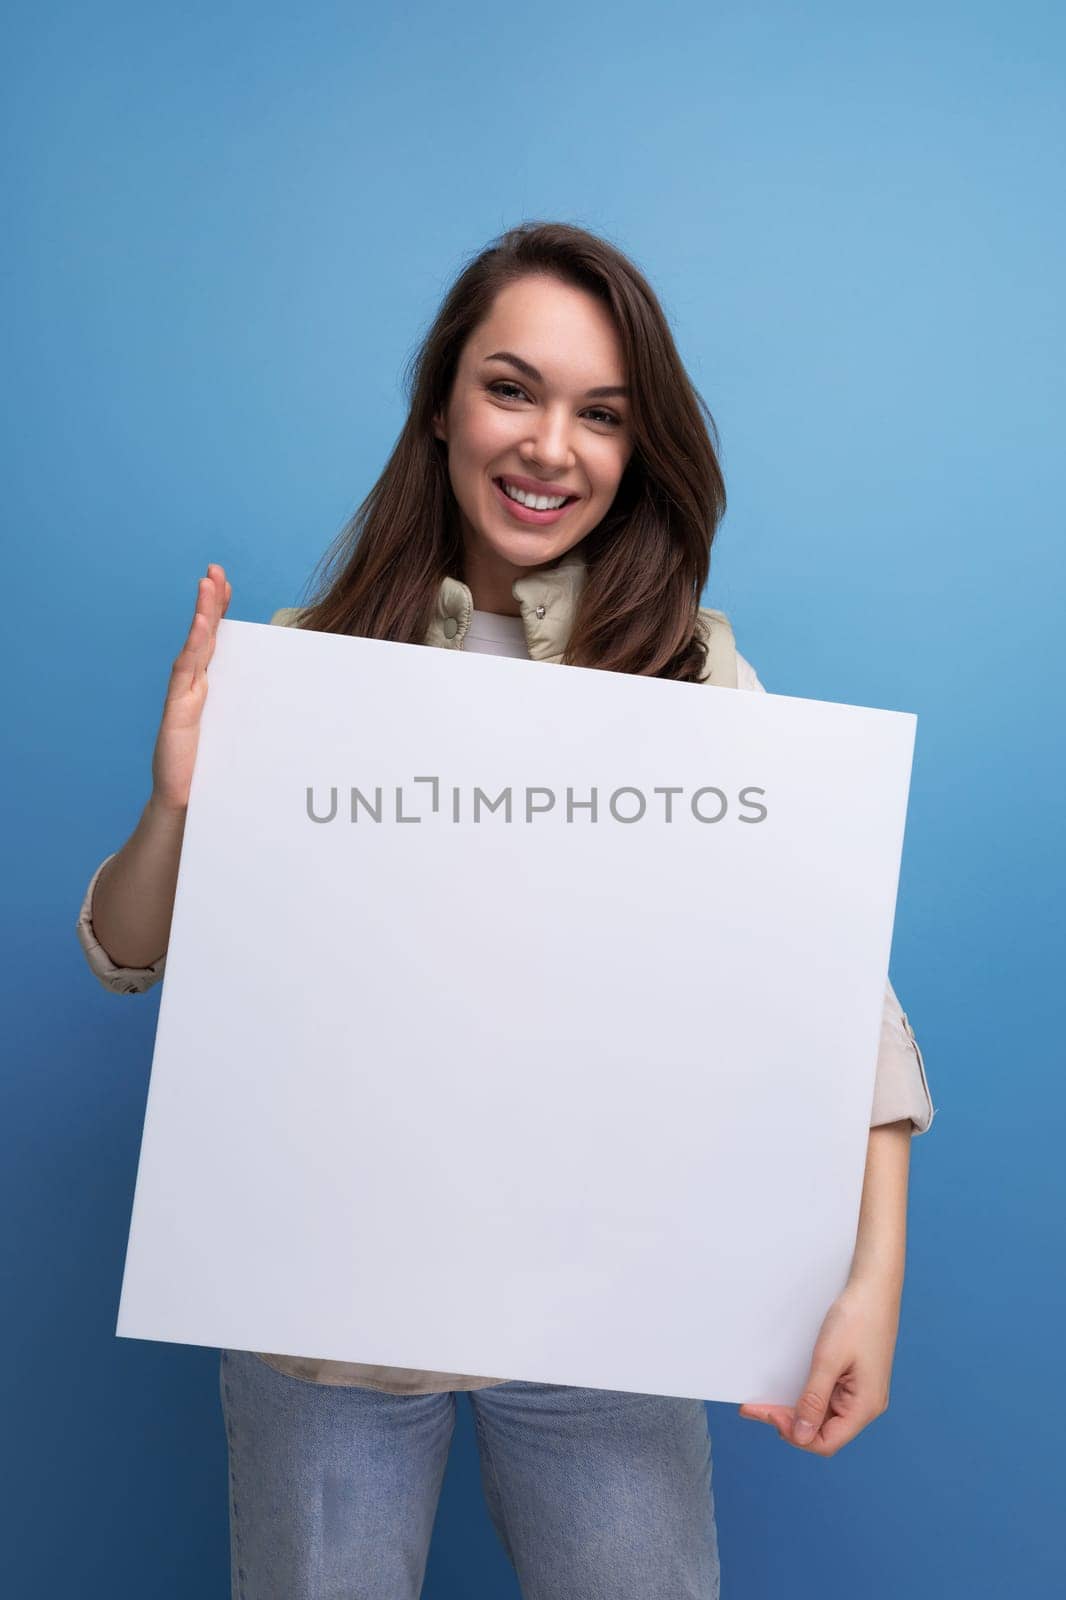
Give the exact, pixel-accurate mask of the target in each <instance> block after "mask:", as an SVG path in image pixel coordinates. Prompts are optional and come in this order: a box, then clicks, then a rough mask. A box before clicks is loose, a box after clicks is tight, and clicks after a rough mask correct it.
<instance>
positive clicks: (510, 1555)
mask: <svg viewBox="0 0 1066 1600" xmlns="http://www.w3.org/2000/svg"><path fill="white" fill-rule="evenodd" d="M471 1410H472V1411H473V1413H474V1427H475V1429H476V1430H477V1436H478V1440H479V1442H480V1444H481V1446H482V1448H483V1449H484V1451H485V1459H486V1461H487V1462H488V1464H489V1471H490V1472H491V1474H492V1481H493V1483H494V1484H495V1485H496V1499H497V1501H498V1502H499V1507H500V1520H501V1521H502V1522H503V1527H504V1532H505V1533H506V1535H507V1541H506V1543H507V1559H508V1560H509V1561H510V1563H511V1565H512V1567H514V1569H515V1574H516V1576H517V1573H518V1563H517V1561H516V1560H515V1551H514V1545H513V1543H512V1540H511V1523H510V1518H509V1517H508V1515H507V1501H506V1500H505V1498H504V1493H503V1488H502V1486H501V1484H500V1475H499V1473H498V1472H497V1471H496V1458H495V1456H494V1455H493V1453H492V1446H491V1445H490V1444H489V1436H488V1432H487V1430H486V1429H485V1427H484V1426H483V1425H482V1421H481V1418H480V1417H479V1416H478V1413H477V1408H476V1407H473V1406H472V1407H471Z"/></svg>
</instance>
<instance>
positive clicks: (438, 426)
mask: <svg viewBox="0 0 1066 1600" xmlns="http://www.w3.org/2000/svg"><path fill="white" fill-rule="evenodd" d="M433 432H434V434H435V435H436V437H437V438H438V439H443V440H444V442H445V444H447V442H448V431H447V429H446V428H445V426H444V418H443V417H442V415H441V413H440V412H439V411H435V412H434V413H433Z"/></svg>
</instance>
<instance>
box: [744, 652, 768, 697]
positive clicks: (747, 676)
mask: <svg viewBox="0 0 1066 1600" xmlns="http://www.w3.org/2000/svg"><path fill="white" fill-rule="evenodd" d="M737 688H738V689H761V690H762V692H763V694H765V693H766V685H765V684H764V683H763V682H761V680H760V678H759V674H758V673H757V672H756V671H755V668H754V667H753V666H752V664H751V662H750V661H748V660H747V659H746V658H745V657H744V656H742V655H741V653H740V651H739V650H738V651H737Z"/></svg>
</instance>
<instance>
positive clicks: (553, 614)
mask: <svg viewBox="0 0 1066 1600" xmlns="http://www.w3.org/2000/svg"><path fill="white" fill-rule="evenodd" d="M587 576H588V574H587V569H586V563H585V558H584V556H583V555H582V554H581V553H580V551H579V550H577V549H574V550H570V551H568V552H567V554H566V555H565V556H562V557H560V559H559V560H558V561H557V562H556V563H555V565H554V566H552V567H546V568H544V569H543V570H541V571H538V572H530V573H527V574H526V575H525V576H524V577H521V578H516V579H515V581H514V583H513V584H512V585H511V593H512V594H513V595H514V597H515V599H516V600H517V601H518V604H519V607H520V610H521V614H522V622H523V624H524V626H525V630H526V646H527V648H528V650H529V655H530V659H531V660H533V661H552V662H555V663H556V664H558V663H560V662H561V661H562V658H563V653H564V651H565V650H566V645H567V641H568V639H569V638H570V633H571V630H572V628H573V624H574V616H575V613H576V611H577V603H578V600H579V598H580V596H581V591H582V589H583V588H584V586H585V580H586V577H587ZM473 609H474V597H473V595H472V594H471V592H470V590H469V588H468V587H467V585H466V584H465V583H461V582H460V580H459V579H458V578H442V579H441V582H440V588H439V589H438V591H437V604H436V607H435V608H434V613H433V620H432V622H431V623H430V625H429V630H428V632H427V633H426V637H425V639H424V641H423V643H425V644H432V645H437V646H439V647H440V648H441V649H443V650H460V649H462V645H463V640H464V638H465V637H466V630H467V628H469V626H470V614H471V612H472V611H473Z"/></svg>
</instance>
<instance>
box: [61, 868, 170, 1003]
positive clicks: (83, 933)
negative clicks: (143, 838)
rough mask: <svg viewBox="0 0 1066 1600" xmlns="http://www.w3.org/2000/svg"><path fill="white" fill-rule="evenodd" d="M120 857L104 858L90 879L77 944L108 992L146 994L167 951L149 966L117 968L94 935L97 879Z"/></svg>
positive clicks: (78, 927) (164, 960) (163, 961)
mask: <svg viewBox="0 0 1066 1600" xmlns="http://www.w3.org/2000/svg"><path fill="white" fill-rule="evenodd" d="M117 854H118V851H117V850H113V851H112V852H111V855H110V856H105V857H104V859H103V861H101V863H100V865H99V866H98V867H97V869H96V871H95V872H94V873H93V875H92V877H91V878H90V879H89V887H88V888H87V889H86V891H85V899H84V900H83V901H82V904H81V910H80V911H79V912H78V921H77V925H76V932H77V935H78V943H79V944H80V945H81V947H82V949H83V950H84V952H85V959H86V961H87V962H88V963H89V968H90V970H91V971H92V972H93V973H95V975H96V977H97V978H99V980H100V982H101V983H102V984H103V986H104V988H105V989H110V990H111V992H112V994H143V993H144V991H145V990H146V989H150V988H151V987H152V985H153V984H156V983H158V982H159V980H160V979H161V978H162V976H163V969H164V967H165V966H166V961H167V958H166V952H165V951H164V952H163V954H162V955H161V956H160V957H159V959H158V960H157V961H153V962H152V965H151V966H150V967H117V966H116V965H115V963H114V962H113V961H112V959H111V957H110V956H109V955H108V953H107V951H106V950H105V949H104V947H103V945H102V944H101V943H100V941H99V939H97V937H96V934H95V933H94V932H93V892H94V890H95V888H96V880H97V878H98V877H99V876H100V874H101V872H102V871H103V870H104V868H105V867H106V865H107V863H108V862H109V861H110V860H111V857H112V856H116V855H117Z"/></svg>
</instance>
